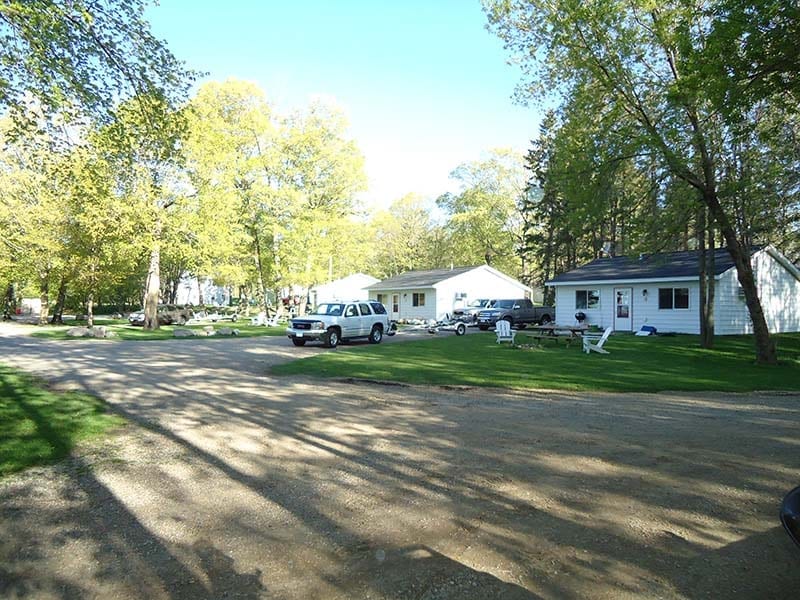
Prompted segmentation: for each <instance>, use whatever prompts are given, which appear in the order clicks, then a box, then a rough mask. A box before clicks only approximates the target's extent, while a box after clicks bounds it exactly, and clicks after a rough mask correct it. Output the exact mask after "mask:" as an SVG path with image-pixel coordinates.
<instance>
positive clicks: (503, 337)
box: [494, 321, 517, 344]
mask: <svg viewBox="0 0 800 600" xmlns="http://www.w3.org/2000/svg"><path fill="white" fill-rule="evenodd" d="M494 331H495V333H496V334H497V343H498V344H499V343H500V342H509V343H511V344H513V343H514V336H516V335H517V332H516V331H514V330H512V329H511V323H509V322H508V321H498V322H497V325H495V327H494Z"/></svg>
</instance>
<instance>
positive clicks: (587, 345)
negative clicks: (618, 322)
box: [583, 327, 612, 354]
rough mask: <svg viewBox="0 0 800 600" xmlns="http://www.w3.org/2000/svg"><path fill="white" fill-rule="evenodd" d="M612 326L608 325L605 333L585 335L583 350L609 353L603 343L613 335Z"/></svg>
mask: <svg viewBox="0 0 800 600" xmlns="http://www.w3.org/2000/svg"><path fill="white" fill-rule="evenodd" d="M611 331H612V328H611V327H606V330H605V331H604V332H603V335H587V334H584V335H583V351H584V352H586V354H589V353H591V352H599V353H600V354H608V350H605V349H604V348H603V344H605V343H606V340H607V339H608V336H610V335H611Z"/></svg>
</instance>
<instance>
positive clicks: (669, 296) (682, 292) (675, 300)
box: [658, 288, 689, 310]
mask: <svg viewBox="0 0 800 600" xmlns="http://www.w3.org/2000/svg"><path fill="white" fill-rule="evenodd" d="M658 308H659V309H660V310H672V309H685V308H689V288H658Z"/></svg>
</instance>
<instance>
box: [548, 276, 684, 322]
mask: <svg viewBox="0 0 800 600" xmlns="http://www.w3.org/2000/svg"><path fill="white" fill-rule="evenodd" d="M626 287H627V288H631V290H632V294H631V319H632V322H633V331H638V330H639V329H641V327H642V325H651V326H653V327H655V328H656V329H657V330H658V331H662V332H666V331H674V332H677V333H699V332H700V322H699V318H698V302H699V294H700V292H699V288H698V285H697V283H696V282H687V281H678V282H673V283H670V282H666V283H664V282H661V283H645V284H642V283H638V284H634V283H631V284H617V285H594V286H592V285H589V286H587V285H559V286H557V287H556V323H559V324H564V325H569V324H572V323H574V322H575V313H576V312H578V310H579V309H577V308H575V292H576V291H577V290H587V289H594V290H599V291H600V306H598V307H597V308H588V309H587V308H582V309H580V310H581V311H582V312H584V313H586V323H588V324H589V325H596V326H597V327H600V328H601V329H605V328H606V327H609V326H610V327H613V326H614V310H615V305H614V289H615V288H626ZM669 287H672V288H689V308H688V309H671V310H659V308H658V289H659V288H669ZM644 290H647V295H645V294H644V293H643V292H644Z"/></svg>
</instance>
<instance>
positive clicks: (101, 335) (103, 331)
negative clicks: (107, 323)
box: [89, 326, 108, 338]
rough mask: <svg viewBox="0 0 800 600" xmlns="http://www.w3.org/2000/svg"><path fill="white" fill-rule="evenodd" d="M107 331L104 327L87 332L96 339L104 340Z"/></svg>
mask: <svg viewBox="0 0 800 600" xmlns="http://www.w3.org/2000/svg"><path fill="white" fill-rule="evenodd" d="M107 333H108V331H107V330H106V328H105V327H102V326H101V327H93V328H92V329H90V330H89V335H90V336H93V337H96V338H104V337H107Z"/></svg>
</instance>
